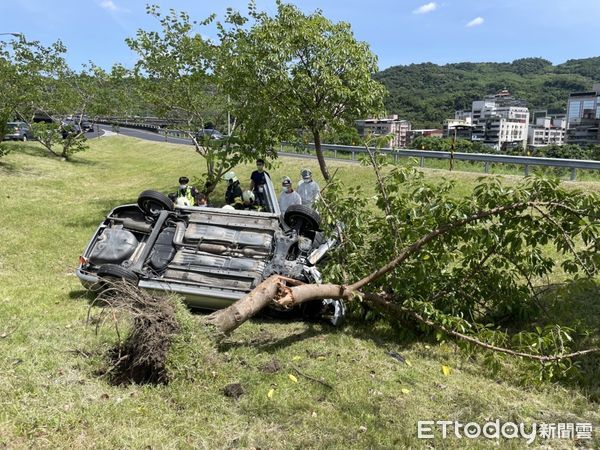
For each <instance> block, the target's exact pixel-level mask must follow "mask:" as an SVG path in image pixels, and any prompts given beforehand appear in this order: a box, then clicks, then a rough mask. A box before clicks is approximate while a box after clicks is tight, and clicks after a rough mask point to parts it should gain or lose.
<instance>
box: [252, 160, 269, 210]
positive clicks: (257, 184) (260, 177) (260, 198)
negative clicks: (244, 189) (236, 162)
mask: <svg viewBox="0 0 600 450" xmlns="http://www.w3.org/2000/svg"><path fill="white" fill-rule="evenodd" d="M266 177H270V175H269V172H267V171H265V161H264V160H263V159H260V158H259V159H257V160H256V170H255V171H254V172H252V174H251V175H250V190H251V191H252V192H253V193H254V198H255V202H256V204H257V205H259V206H264V205H265V189H266V187H265V185H266V184H267V180H266Z"/></svg>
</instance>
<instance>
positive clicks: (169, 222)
mask: <svg viewBox="0 0 600 450" xmlns="http://www.w3.org/2000/svg"><path fill="white" fill-rule="evenodd" d="M265 187H266V195H265V200H266V204H265V207H266V209H267V211H268V212H257V211H246V210H234V209H224V208H212V207H194V206H185V207H175V206H174V205H173V202H172V201H171V200H170V199H169V198H168V197H166V196H165V195H164V194H162V193H160V192H157V191H144V192H142V193H141V194H140V196H139V198H138V203H137V204H128V205H121V206H117V207H116V208H114V209H113V210H111V211H110V213H109V214H108V215H107V217H106V218H105V219H104V220H103V221H102V222H101V223H100V225H99V227H98V228H97V229H96V232H95V233H94V235H93V236H92V239H91V240H90V242H89V243H88V245H87V247H86V248H85V250H84V252H83V255H82V256H81V257H80V265H79V267H78V268H77V270H76V274H77V276H78V277H79V279H80V280H81V282H82V284H83V285H84V287H86V288H87V289H90V290H94V291H98V290H102V289H103V288H104V287H105V286H106V285H107V281H108V280H115V279H117V280H118V279H124V280H125V281H128V282H130V283H133V284H136V285H137V286H138V287H139V288H141V289H146V290H150V291H156V292H172V293H176V294H180V295H181V296H182V297H183V298H184V301H185V302H186V304H187V305H188V306H189V307H190V308H197V309H206V310H215V309H221V308H225V307H227V306H229V305H231V304H232V303H234V302H236V301H237V300H239V299H240V298H242V297H243V296H245V295H246V294H247V293H249V292H250V291H252V289H254V288H255V287H256V286H257V285H258V284H260V283H261V282H262V281H264V280H265V279H266V278H268V277H269V276H271V275H283V276H285V277H289V278H292V279H295V280H298V281H301V282H304V283H320V282H321V274H320V272H319V270H318V269H317V267H316V265H317V263H318V262H319V261H321V260H322V259H323V257H324V256H325V255H326V253H327V251H328V250H329V249H330V248H331V247H332V246H333V245H335V242H336V241H335V239H325V237H324V235H323V233H322V232H321V231H320V230H319V225H320V218H319V215H318V214H317V213H316V212H315V211H314V210H312V209H310V208H308V207H306V206H302V205H297V206H293V207H290V208H289V209H288V210H287V211H286V213H285V214H281V213H280V211H279V206H278V203H277V199H276V196H275V190H274V188H273V185H272V183H271V180H270V179H269V178H268V177H267V185H266V186H265ZM271 311H272V312H276V314H278V315H280V316H281V315H291V316H298V315H299V314H298V313H302V314H303V315H304V316H308V317H311V318H316V317H318V318H323V319H325V320H327V321H329V322H331V323H333V324H334V325H337V324H339V323H340V322H341V321H342V319H343V317H344V315H345V308H344V304H343V303H342V302H341V301H340V300H323V301H321V300H318V301H313V302H308V303H307V304H305V305H301V306H300V307H299V308H298V309H297V310H295V311H287V310H286V311H283V310H278V309H277V308H276V307H275V306H273V307H272V308H271Z"/></svg>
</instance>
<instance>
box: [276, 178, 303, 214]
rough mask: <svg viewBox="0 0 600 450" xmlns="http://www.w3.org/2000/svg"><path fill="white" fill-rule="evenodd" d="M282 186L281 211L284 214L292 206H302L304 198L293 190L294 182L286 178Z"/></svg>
mask: <svg viewBox="0 0 600 450" xmlns="http://www.w3.org/2000/svg"><path fill="white" fill-rule="evenodd" d="M281 186H282V187H283V191H282V192H281V195H280V196H279V209H280V210H281V213H282V214H283V213H285V212H286V211H287V209H288V208H289V207H290V206H292V205H301V204H302V198H300V195H299V194H298V193H297V192H296V191H294V188H292V180H291V178H290V177H284V179H283V181H282V182H281Z"/></svg>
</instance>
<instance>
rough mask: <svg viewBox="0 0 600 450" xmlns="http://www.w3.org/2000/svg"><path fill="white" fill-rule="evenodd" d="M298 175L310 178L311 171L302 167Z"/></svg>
mask: <svg viewBox="0 0 600 450" xmlns="http://www.w3.org/2000/svg"><path fill="white" fill-rule="evenodd" d="M300 176H301V177H302V178H303V179H305V180H309V179H311V178H312V171H311V170H310V169H302V170H301V171H300Z"/></svg>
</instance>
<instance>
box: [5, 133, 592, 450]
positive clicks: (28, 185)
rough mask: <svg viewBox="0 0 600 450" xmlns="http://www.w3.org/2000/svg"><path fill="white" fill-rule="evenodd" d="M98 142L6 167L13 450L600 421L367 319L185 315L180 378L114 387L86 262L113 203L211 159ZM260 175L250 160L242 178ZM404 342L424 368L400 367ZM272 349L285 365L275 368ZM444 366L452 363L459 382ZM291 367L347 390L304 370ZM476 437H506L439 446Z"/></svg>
mask: <svg viewBox="0 0 600 450" xmlns="http://www.w3.org/2000/svg"><path fill="white" fill-rule="evenodd" d="M91 146H92V149H91V150H90V151H88V152H87V153H85V154H82V155H81V156H79V157H78V158H77V161H76V162H75V163H66V162H61V161H58V160H56V159H51V158H46V157H44V156H43V153H42V152H41V150H39V149H38V148H37V147H36V146H35V144H28V145H25V146H23V145H20V144H15V146H14V149H15V151H14V152H13V153H12V154H10V155H9V156H8V157H5V158H3V159H2V160H1V161H0V211H2V214H1V215H0V380H2V382H1V383H0V448H1V447H3V446H6V447H10V448H13V447H30V446H36V447H48V448H65V447H90V446H94V447H99V448H114V447H135V448H142V447H146V446H152V447H153V448H157V447H158V448H161V447H196V448H198V447H199V448H215V447H238V446H239V447H252V446H254V447H262V448H271V447H313V448H314V447H325V446H330V447H338V448H347V447H355V448H365V447H376V448H381V447H387V448H389V447H394V446H395V447H407V446H413V447H420V446H424V445H425V444H426V442H423V441H419V440H417V439H416V421H417V420H427V419H437V420H443V419H447V420H461V421H476V422H480V423H483V422H484V421H485V420H486V419H489V418H493V419H495V418H500V419H501V420H512V421H520V420H527V421H539V422H541V421H546V422H593V423H594V424H596V425H598V423H599V422H600V412H599V410H598V405H597V404H594V403H591V402H589V401H588V400H587V399H586V398H585V397H584V396H583V395H582V394H581V393H580V392H579V391H577V390H575V389H570V388H566V387H561V386H558V385H542V386H541V387H537V388H523V387H520V386H519V385H518V384H516V383H515V382H514V381H512V380H511V378H512V377H513V376H514V367H512V366H508V367H507V368H506V370H505V371H503V372H502V374H501V375H500V376H498V377H492V376H490V375H489V374H488V373H487V372H486V370H485V369H483V368H482V367H481V366H480V365H478V364H477V363H476V362H475V361H470V360H467V359H466V358H464V356H463V355H461V353H459V352H457V351H456V349H455V348H454V347H453V346H452V345H448V344H442V345H437V344H433V343H430V344H428V345H427V344H425V343H419V342H412V341H411V340H410V339H399V338H398V335H397V334H396V333H394V332H392V331H391V330H389V329H387V328H385V327H383V326H378V327H374V328H373V327H372V326H369V328H368V329H366V328H362V327H361V326H360V325H357V324H354V325H350V326H347V327H346V328H345V329H343V330H332V329H330V328H328V327H324V326H321V325H314V324H312V325H311V324H305V323H278V322H272V321H266V320H257V321H253V322H251V323H248V324H245V325H244V326H243V327H241V328H240V329H239V330H238V331H236V333H235V334H234V335H233V336H232V337H231V338H230V339H229V340H228V341H227V342H226V343H225V344H224V345H222V346H221V347H220V348H216V347H215V346H214V345H213V344H212V343H211V341H210V339H209V338H208V337H207V336H206V335H205V333H204V331H203V330H202V329H201V328H199V327H197V326H196V324H195V322H196V321H197V319H198V318H197V317H194V316H190V315H188V314H183V315H184V318H185V320H186V321H187V323H188V325H189V326H188V328H187V331H186V333H184V335H183V336H181V337H180V338H179V340H178V343H177V345H176V347H175V350H174V352H173V361H172V367H173V368H174V371H175V372H174V375H175V376H174V381H173V382H172V383H171V384H170V385H168V386H160V387H140V386H127V387H114V386H111V385H109V384H108V383H107V382H106V381H105V380H104V379H99V378H98V377H97V376H95V375H94V371H95V370H97V369H98V367H100V365H101V364H102V361H103V359H102V352H103V351H104V350H105V349H106V348H108V346H109V345H110V344H111V343H112V342H114V339H115V332H114V330H113V329H112V328H110V327H108V326H107V327H104V328H101V329H100V330H99V332H98V333H97V334H96V333H95V328H94V327H93V326H90V325H86V316H87V313H88V307H89V303H88V301H87V300H86V299H85V297H84V295H83V291H82V289H81V286H80V284H79V282H78V280H77V279H76V277H75V276H74V275H73V269H74V267H75V266H76V261H77V257H78V255H79V254H80V252H81V251H82V249H83V247H84V245H85V244H86V242H87V241H88V239H89V237H90V235H91V233H92V232H93V230H94V228H95V227H96V226H97V223H98V222H99V221H100V220H101V219H102V217H104V215H105V213H106V212H107V211H108V210H109V209H110V208H111V207H112V206H114V205H116V204H120V203H126V202H131V201H134V200H135V198H136V196H137V194H138V193H139V192H140V191H142V190H144V189H147V188H150V187H153V188H156V189H160V190H163V191H167V192H168V191H169V190H172V189H173V188H174V186H175V184H176V180H177V178H178V177H179V176H180V175H183V174H187V175H193V173H200V172H201V170H202V166H201V164H200V160H199V159H198V157H197V156H196V155H194V154H193V152H192V151H191V150H189V149H188V148H185V147H180V146H175V145H169V144H162V143H151V142H142V141H138V140H135V139H128V138H122V137H110V138H103V139H100V140H97V141H94V142H92V143H91ZM306 164H307V162H306V161H305V160H294V159H286V160H282V161H279V162H278V163H277V167H275V168H274V169H273V170H271V173H272V175H273V177H274V178H275V179H278V178H279V177H280V176H282V175H284V174H286V173H289V174H290V175H294V176H295V175H296V174H297V173H298V172H299V169H300V167H302V166H304V165H306ZM308 165H309V166H312V167H313V168H314V169H316V164H312V163H309V164H308ZM339 167H340V169H339V170H340V171H339V176H341V177H343V178H345V179H346V180H348V181H350V180H365V179H367V177H368V176H369V174H368V170H367V169H365V168H360V167H358V166H356V165H351V164H343V163H340V164H339ZM251 170H252V167H250V166H247V167H244V168H240V170H239V172H240V175H241V176H240V178H241V179H243V180H244V179H247V178H248V176H249V173H250V171H251ZM429 175H430V176H431V177H433V178H435V177H439V176H440V172H434V171H431V172H429ZM454 176H455V177H456V178H458V180H459V181H461V183H460V184H459V187H458V188H457V194H461V193H465V192H467V191H468V189H469V188H470V187H471V186H472V182H473V181H474V179H475V178H476V177H477V175H475V174H456V175H454ZM585 186H586V188H591V189H598V184H592V183H590V184H586V185H585ZM365 189H366V192H367V193H368V192H369V189H372V188H371V187H366V188H365ZM221 194H222V190H221V191H220V192H219V193H218V195H221ZM389 350H396V351H399V352H400V353H401V354H402V355H404V356H405V357H406V358H408V359H409V360H410V361H411V362H412V366H407V365H405V364H399V363H397V362H396V361H395V360H394V359H392V358H390V357H389V356H387V355H386V352H387V351H389ZM273 358H276V359H277V360H278V361H280V362H281V364H282V366H283V367H284V368H283V369H282V370H281V371H280V372H278V373H275V374H264V373H262V371H261V370H260V368H261V367H262V366H263V365H264V364H265V363H267V362H269V361H270V360H271V359H273ZM442 364H447V365H449V366H451V367H452V368H453V373H452V374H451V375H450V376H448V377H446V376H444V375H443V374H442V373H441V365H442ZM292 365H295V366H296V367H298V368H299V369H300V370H301V371H302V372H304V373H306V374H310V375H311V376H313V377H318V378H322V379H324V380H326V381H327V382H328V383H330V384H331V385H333V386H334V390H329V389H327V388H326V387H323V386H321V385H319V384H318V383H315V382H313V381H311V380H309V379H307V378H305V377H302V376H299V375H298V374H297V373H296V372H294V371H293V369H292ZM289 374H294V375H296V376H297V378H298V382H297V383H295V382H293V381H292V380H290V378H289V377H288V375H289ZM231 382H240V383H241V384H242V385H243V386H244V388H245V390H246V394H245V395H243V396H242V397H241V399H240V400H238V401H235V400H232V399H229V398H227V397H224V396H223V394H222V393H221V389H222V388H223V386H225V385H226V384H227V383H231ZM271 388H273V389H275V391H274V395H273V398H272V399H269V398H268V397H267V393H268V391H269V390H270V389H271ZM402 388H406V389H408V390H409V392H408V393H407V394H403V393H402V392H401V389H402ZM360 427H366V431H364V429H361V428H360ZM361 430H362V431H361ZM595 443H596V445H598V444H599V443H600V442H599V441H598V432H596V441H595ZM465 444H468V445H469V446H473V445H474V444H477V445H479V446H486V445H489V446H492V445H493V444H494V443H493V442H488V441H477V442H476V443H474V442H473V441H470V442H467V443H466V442H465V441H464V440H462V441H458V440H447V441H436V442H434V445H435V446H436V448H438V447H439V448H454V447H460V446H461V445H463V446H464V445H465ZM520 444H522V442H512V443H507V446H508V448H510V447H511V446H512V447H513V448H518V447H520ZM552 444H553V445H554V444H557V445H558V447H560V446H564V447H566V448H570V447H571V446H572V445H573V443H572V442H569V441H553V443H552Z"/></svg>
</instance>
